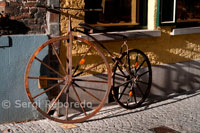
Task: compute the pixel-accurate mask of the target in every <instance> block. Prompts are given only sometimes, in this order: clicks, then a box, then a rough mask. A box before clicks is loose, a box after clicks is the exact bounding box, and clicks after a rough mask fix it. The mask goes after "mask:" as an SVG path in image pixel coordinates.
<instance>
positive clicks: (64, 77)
mask: <svg viewBox="0 0 200 133" xmlns="http://www.w3.org/2000/svg"><path fill="white" fill-rule="evenodd" d="M72 38H74V37H73V36H72ZM68 39H69V37H58V38H54V39H51V40H49V41H47V42H46V43H44V44H43V45H41V46H40V47H39V48H38V49H37V50H36V51H35V52H34V53H33V55H32V56H31V58H30V60H29V62H28V64H27V68H26V72H25V88H26V93H27V96H28V98H29V100H30V101H31V102H32V104H33V106H34V107H35V108H36V109H37V110H38V111H39V112H40V113H41V114H42V115H44V116H45V117H47V118H49V119H51V120H53V121H57V122H61V123H77V122H82V121H85V120H86V119H88V118H90V117H92V116H94V115H95V114H96V113H98V112H99V110H100V109H101V108H102V106H103V105H104V103H105V101H106V99H107V97H108V95H109V92H110V88H111V70H110V66H109V64H108V62H107V60H106V58H105V56H104V55H103V53H102V52H101V51H100V50H99V49H98V48H97V47H96V45H95V44H93V43H91V42H89V41H88V40H85V39H82V38H78V37H76V39H77V41H79V42H83V43H84V44H87V45H89V50H90V49H91V48H93V49H94V50H96V52H97V53H98V55H99V57H101V58H102V60H103V62H100V63H98V64H99V65H100V64H104V65H105V66H106V69H107V71H108V75H107V78H106V81H101V80H102V79H101V80H99V81H98V80H96V81H95V80H93V81H95V82H102V83H105V84H106V87H107V90H106V91H105V92H104V97H103V98H102V99H100V98H97V97H96V96H95V94H93V93H91V92H89V91H88V90H86V89H85V88H84V87H81V86H79V85H78V84H77V83H76V80H75V79H74V78H71V79H69V78H68V76H69V75H70V73H69V72H70V71H69V69H68V68H67V67H69V62H70V60H71V58H72V57H71V58H70V56H68V58H67V59H68V61H66V64H67V65H66V70H67V71H66V73H67V75H62V77H61V74H60V73H59V72H57V71H56V70H55V69H54V68H52V67H51V66H50V65H48V64H46V63H44V62H43V61H41V60H40V59H38V58H37V55H38V54H39V52H40V51H42V49H43V48H45V47H46V46H48V45H51V44H52V43H54V42H56V41H62V40H66V41H67V40H68ZM67 45H69V44H67ZM52 48H53V47H52ZM54 53H55V52H54ZM86 55H87V54H85V55H83V56H86ZM82 58H83V57H82ZM84 58H85V57H84ZM57 59H58V58H57ZM34 60H38V61H39V62H40V63H41V64H43V65H45V66H46V68H47V69H50V70H52V69H53V70H55V71H56V72H57V73H56V72H55V71H53V72H54V73H55V74H57V75H58V73H59V74H60V75H58V76H59V77H58V78H57V77H52V76H50V77H43V78H42V77H41V78H40V77H39V76H35V77H34V76H30V75H29V71H30V69H31V64H32V63H33V61H34ZM58 62H59V61H58ZM59 64H60V63H59ZM60 65H61V64H60ZM95 66H96V67H97V66H98V65H95ZM95 66H94V67H95ZM94 67H93V68H94ZM71 69H72V67H71ZM91 69H92V68H91ZM72 74H73V72H72V71H71V76H72ZM77 78H79V76H77ZM30 79H31V80H36V79H45V80H48V81H51V80H53V81H58V83H55V84H54V85H53V86H51V87H50V88H48V89H46V90H45V91H43V92H41V93H39V94H37V95H35V96H32V94H31V93H30V90H29V89H30V88H29V80H30ZM62 81H63V82H62ZM88 81H89V80H88ZM91 81H92V80H91ZM61 82H62V83H61ZM77 82H78V81H77ZM95 82H92V83H95ZM67 83H68V84H69V83H70V84H71V85H67ZM61 84H64V87H63V88H62V89H61V90H60V92H59V94H58V95H57V96H56V97H55V100H54V101H53V103H52V104H51V106H50V107H49V109H48V110H47V111H45V110H42V109H41V108H40V107H39V105H37V103H35V102H34V99H35V98H36V97H39V96H40V95H42V94H44V93H46V92H48V91H50V90H52V89H53V88H55V87H60V86H61ZM72 85H73V86H74V88H75V87H77V88H79V90H78V89H77V90H75V91H76V92H77V91H80V90H82V91H83V92H85V93H86V94H88V95H89V96H91V97H92V98H93V99H96V101H98V102H99V104H98V106H96V107H94V109H93V110H92V111H90V113H87V112H86V110H84V108H83V106H82V105H81V99H80V97H79V96H78V97H77V99H80V101H79V100H78V103H79V104H80V107H81V106H82V107H81V108H82V112H83V114H84V115H83V116H81V117H80V118H76V119H72V120H71V119H69V118H68V114H67V112H68V111H66V114H65V117H66V119H64V120H63V119H59V118H55V117H53V116H51V115H49V114H48V113H49V112H50V111H51V109H52V108H53V106H54V105H55V103H56V102H57V101H58V99H59V97H60V96H61V94H63V93H64V92H65V91H66V90H69V89H71V88H72V89H73V87H72ZM70 86H71V87H70ZM66 87H67V88H66ZM64 88H65V89H64ZM67 93H68V92H67ZM77 94H78V92H77ZM66 100H67V97H66ZM67 102H70V101H67ZM67 109H68V108H66V110H67ZM69 109H70V108H69Z"/></svg>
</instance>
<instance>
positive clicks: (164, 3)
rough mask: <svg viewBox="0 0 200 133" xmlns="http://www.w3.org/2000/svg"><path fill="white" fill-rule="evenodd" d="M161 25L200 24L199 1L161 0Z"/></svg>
mask: <svg viewBox="0 0 200 133" xmlns="http://www.w3.org/2000/svg"><path fill="white" fill-rule="evenodd" d="M160 23H161V24H166V23H176V24H183V23H184V24H189V23H192V24H196V25H199V24H200V1H199V0H160Z"/></svg>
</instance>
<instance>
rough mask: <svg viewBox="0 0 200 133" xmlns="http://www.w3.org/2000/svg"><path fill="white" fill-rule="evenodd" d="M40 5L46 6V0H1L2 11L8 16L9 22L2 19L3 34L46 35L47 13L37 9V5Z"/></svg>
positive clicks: (0, 9) (0, 7)
mask: <svg viewBox="0 0 200 133" xmlns="http://www.w3.org/2000/svg"><path fill="white" fill-rule="evenodd" d="M39 3H40V4H46V0H42V1H39V0H9V1H4V0H1V1H0V11H1V13H2V14H4V15H7V16H6V19H7V20H5V19H3V18H1V23H2V25H1V26H3V28H4V29H2V30H1V32H2V34H25V33H29V34H32V33H46V30H45V29H46V27H47V25H46V13H47V11H46V10H45V9H42V8H37V7H36V4H39ZM4 17H5V16H4ZM3 24H4V25H3ZM18 26H20V28H17V27H18ZM5 27H7V28H6V29H5ZM24 28H26V30H25V31H23V29H24Z"/></svg>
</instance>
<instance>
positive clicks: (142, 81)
mask: <svg viewBox="0 0 200 133" xmlns="http://www.w3.org/2000/svg"><path fill="white" fill-rule="evenodd" d="M137 82H140V83H142V84H145V85H149V83H146V82H144V81H141V80H138V81H137Z"/></svg>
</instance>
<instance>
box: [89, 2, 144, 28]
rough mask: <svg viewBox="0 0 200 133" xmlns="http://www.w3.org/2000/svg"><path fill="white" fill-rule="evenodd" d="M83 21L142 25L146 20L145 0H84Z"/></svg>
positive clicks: (109, 25)
mask: <svg viewBox="0 0 200 133" xmlns="http://www.w3.org/2000/svg"><path fill="white" fill-rule="evenodd" d="M85 8H86V9H95V8H98V9H99V8H101V9H102V11H101V12H86V13H85V22H86V23H88V24H93V25H97V26H105V27H114V26H115V27H116V26H144V25H146V23H147V22H146V21H147V0H85Z"/></svg>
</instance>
